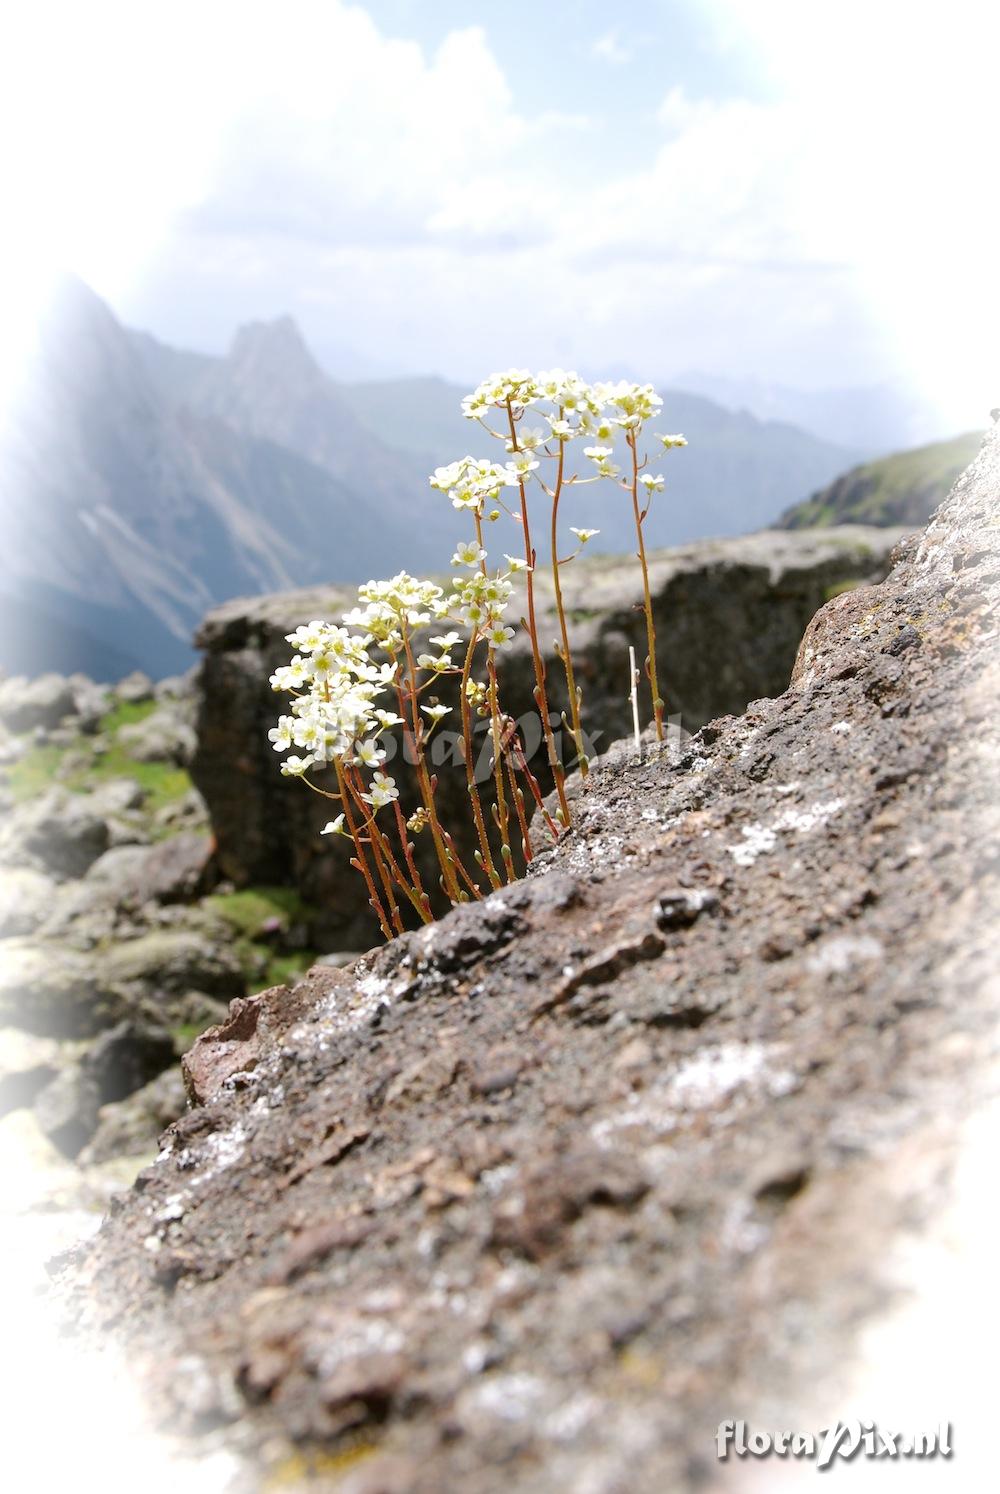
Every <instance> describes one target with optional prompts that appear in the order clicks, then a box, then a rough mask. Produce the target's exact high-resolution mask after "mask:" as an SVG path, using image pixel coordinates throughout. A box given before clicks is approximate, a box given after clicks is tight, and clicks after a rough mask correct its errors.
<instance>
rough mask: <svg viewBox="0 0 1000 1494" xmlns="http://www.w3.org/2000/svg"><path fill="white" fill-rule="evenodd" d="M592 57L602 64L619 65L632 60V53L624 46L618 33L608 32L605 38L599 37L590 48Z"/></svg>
mask: <svg viewBox="0 0 1000 1494" xmlns="http://www.w3.org/2000/svg"><path fill="white" fill-rule="evenodd" d="M590 55H591V57H596V58H597V59H598V60H599V61H600V62H613V63H616V64H619V65H620V64H622V63H625V62H631V60H632V53H631V52H630V51H629V49H628V48H627V47H625V46H623V45H622V43H621V40H620V38H619V36H618V32H617V31H607V32H605V34H604V35H603V36H599V37H598V38H597V40H596V41H595V42H594V43H593V45H592V46H591V48H590Z"/></svg>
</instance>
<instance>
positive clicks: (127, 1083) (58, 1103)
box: [34, 1020, 174, 1157]
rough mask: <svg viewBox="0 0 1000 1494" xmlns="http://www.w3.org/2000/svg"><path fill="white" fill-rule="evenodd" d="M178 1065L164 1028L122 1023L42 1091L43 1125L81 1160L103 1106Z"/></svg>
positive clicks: (37, 1111)
mask: <svg viewBox="0 0 1000 1494" xmlns="http://www.w3.org/2000/svg"><path fill="white" fill-rule="evenodd" d="M173 1064H174V1045H173V1039H172V1038H171V1036H170V1034H169V1032H167V1031H166V1029H165V1028H162V1027H157V1026H156V1025H155V1024H153V1023H150V1022H144V1021H141V1020H127V1021H122V1022H119V1023H117V1024H116V1025H115V1026H114V1027H112V1028H111V1029H110V1030H109V1031H107V1032H103V1033H101V1035H100V1037H98V1039H97V1041H96V1042H94V1043H91V1044H90V1045H89V1046H88V1047H87V1048H86V1050H85V1051H84V1052H83V1053H82V1054H80V1055H79V1057H77V1058H76V1059H75V1060H74V1061H73V1062H71V1063H70V1064H68V1065H67V1066H65V1067H64V1068H62V1069H61V1070H60V1071H59V1073H57V1074H56V1075H55V1077H54V1078H52V1079H50V1080H49V1082H48V1083H46V1084H44V1085H43V1086H42V1087H41V1088H40V1089H39V1091H38V1093H37V1095H36V1097H35V1104H34V1110H35V1115H36V1117H37V1119H38V1123H39V1126H40V1127H41V1129H42V1131H43V1133H44V1134H45V1135H46V1136H47V1137H48V1138H49V1140H50V1141H51V1142H52V1144H53V1145H54V1146H56V1147H58V1148H59V1150H60V1151H61V1152H62V1153H63V1154H64V1155H65V1156H67V1157H76V1156H77V1155H78V1154H79V1152H80V1151H81V1150H82V1149H83V1147H84V1146H85V1145H86V1143H87V1142H88V1141H89V1140H90V1138H91V1137H92V1136H93V1134H94V1132H95V1131H96V1129H97V1124H98V1113H99V1111H100V1108H101V1106H102V1105H105V1104H109V1103H112V1102H115V1101H120V1100H122V1099H124V1098H125V1097H126V1096H128V1095H130V1094H132V1093H133V1092H134V1091H135V1090H137V1089H141V1088H142V1087H143V1086H144V1085H146V1084H148V1083H149V1081H150V1080H151V1079H153V1078H155V1077H156V1076H157V1075H159V1074H161V1073H162V1072H163V1071H164V1070H165V1069H166V1068H167V1067H168V1066H173Z"/></svg>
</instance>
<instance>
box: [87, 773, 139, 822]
mask: <svg viewBox="0 0 1000 1494" xmlns="http://www.w3.org/2000/svg"><path fill="white" fill-rule="evenodd" d="M86 802H87V805H88V807H89V808H90V809H92V810H93V812H94V813H95V814H99V815H105V816H109V815H120V814H132V813H134V812H135V811H136V810H139V809H141V808H142V806H143V804H145V802H146V790H145V789H144V788H143V786H142V784H141V783H137V782H136V780H135V779H134V778H108V779H106V780H105V782H104V783H99V784H98V785H97V786H96V787H95V788H92V789H91V790H90V792H89V793H88V795H87V799H86Z"/></svg>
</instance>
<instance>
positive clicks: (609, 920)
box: [58, 430, 1000, 1494]
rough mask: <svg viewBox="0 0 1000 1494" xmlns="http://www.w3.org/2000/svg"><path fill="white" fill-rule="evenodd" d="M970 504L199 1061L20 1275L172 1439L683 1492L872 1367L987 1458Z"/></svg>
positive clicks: (255, 1005)
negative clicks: (489, 890)
mask: <svg viewBox="0 0 1000 1494" xmlns="http://www.w3.org/2000/svg"><path fill="white" fill-rule="evenodd" d="M998 501H1000V430H998V431H996V432H995V433H994V434H993V436H992V438H991V439H990V440H989V441H988V442H987V445H986V447H985V449H984V452H983V454H982V456H981V457H980V458H979V459H978V460H977V462H976V463H975V464H974V466H973V467H972V468H971V469H970V471H969V473H968V474H966V476H965V478H963V479H962V480H961V481H960V482H959V484H958V485H957V487H956V489H955V490H954V492H953V494H952V496H951V497H950V498H949V500H948V501H947V503H946V504H945V505H944V506H943V508H942V509H941V510H940V511H939V513H938V515H937V517H936V519H935V520H934V521H932V523H931V525H930V527H929V528H928V530H927V532H926V534H925V535H924V536H923V538H922V539H921V541H920V543H919V545H918V546H916V547H914V548H913V549H912V550H910V551H907V552H906V553H905V554H904V555H902V556H901V558H900V560H899V563H898V565H896V567H895V568H894V570H893V571H892V574H891V575H890V576H889V578H888V579H887V580H886V581H885V582H884V583H883V584H882V585H881V586H879V587H877V588H872V589H871V590H870V591H869V592H868V594H867V596H866V598H865V599H864V603H863V605H862V603H861V602H860V601H859V604H858V611H857V613H856V614H855V613H852V614H851V616H850V618H849V620H847V621H846V623H845V610H844V608H843V607H834V608H832V609H831V610H830V611H829V612H828V613H827V614H826V621H825V624H818V625H817V628H816V629H815V630H814V631H813V636H812V642H811V644H810V646H809V649H808V651H807V655H806V656H805V658H804V661H803V664H802V668H801V669H800V671H799V673H798V674H797V677H796V681H795V684H794V687H793V688H790V689H788V690H786V691H785V692H784V693H783V694H781V695H780V696H778V697H777V698H768V699H758V700H755V701H754V702H753V703H752V704H751V705H750V707H749V708H748V710H747V711H746V712H745V713H744V714H742V715H740V716H731V717H726V718H721V719H718V720H715V721H714V722H711V723H709V724H708V725H707V726H706V727H705V728H704V729H702V730H701V731H700V732H698V733H696V734H695V736H694V737H693V739H692V740H691V741H690V742H689V743H688V744H687V746H686V747H685V748H684V749H683V750H682V751H680V752H678V753H673V754H664V755H662V756H646V758H645V760H643V761H636V760H634V759H633V760H631V761H630V760H628V759H627V758H619V759H618V760H617V763H612V764H611V765H609V766H608V767H606V768H598V769H597V770H596V771H595V772H594V773H593V774H592V775H591V777H590V779H589V780H588V783H587V785H586V786H585V787H584V788H583V789H582V791H581V793H580V797H579V801H578V805H579V816H578V822H577V825H576V828H575V830H574V833H573V835H572V836H567V837H565V838H564V839H563V840H561V841H560V842H559V844H558V846H556V847H555V848H554V849H553V850H552V851H550V852H548V853H546V854H545V855H544V856H542V857H541V858H539V863H538V864H537V865H536V866H535V868H534V870H533V872H532V874H531V876H529V877H528V878H526V879H525V880H523V881H521V882H519V883H515V884H513V885H511V886H508V887H504V888H502V889H500V890H498V891H497V892H494V893H493V894H492V895H490V896H489V897H488V898H486V899H485V900H484V901H483V902H481V903H470V904H467V905H464V906H462V907H460V908H457V909H455V910H453V911H452V912H451V913H449V914H448V915H447V916H446V917H444V918H443V919H442V920H441V921H440V922H439V923H437V924H435V925H432V926H429V927H427V928H426V929H422V930H420V931H418V932H414V933H406V934H404V935H402V936H400V937H399V938H397V939H394V940H393V941H391V942H390V943H388V944H386V945H385V946H384V947H380V948H379V949H377V950H374V951H372V952H371V953H369V954H367V955H365V956H363V957H362V958H361V959H359V960H358V961H356V962H355V963H354V965H353V966H352V967H350V968H348V969H344V970H336V969H332V968H330V967H323V968H320V969H315V970H313V971H311V972H310V973H309V974H308V975H307V976H305V977H304V978H303V979H302V980H300V981H297V982H296V983H295V984H294V986H292V987H290V988H289V989H287V990H285V991H281V990H277V991H270V992H268V993H266V994H265V996H263V997H261V998H258V999H256V1000H254V1001H251V1002H245V1003H240V1004H238V1005H237V1006H236V1007H235V1008H234V1009H233V1011H232V1012H231V1015H230V1019H229V1020H228V1022H227V1023H226V1024H223V1025H221V1026H220V1027H219V1028H218V1029H217V1030H216V1031H214V1032H211V1033H208V1034H206V1035H205V1036H204V1038H203V1039H201V1040H200V1041H199V1043H198V1044H197V1045H196V1046H195V1049H194V1050H193V1052H192V1053H191V1054H190V1055H189V1059H188V1063H187V1068H188V1071H189V1073H190V1074H191V1075H192V1076H193V1078H194V1079H195V1081H196V1082H195V1086H194V1087H195V1090H196V1097H197V1098H199V1099H201V1100H202V1101H203V1103H201V1104H197V1105H195V1106H194V1107H193V1108H192V1109H191V1110H190V1111H189V1112H188V1113H186V1114H185V1115H183V1116H182V1117H181V1118H180V1119H179V1120H178V1121H176V1122H175V1123H174V1125H173V1126H172V1127H171V1128H170V1129H169V1131H168V1132H167V1134H166V1136H165V1138H164V1144H163V1147H162V1150H161V1153H160V1156H159V1158H158V1160H157V1163H156V1166H155V1167H151V1168H149V1169H147V1170H146V1171H145V1172H144V1173H143V1174H142V1175H141V1177H140V1179H139V1180H138V1183H139V1186H138V1187H137V1188H136V1189H135V1190H134V1191H133V1192H132V1193H131V1194H130V1195H128V1196H127V1197H125V1198H123V1199H122V1200H121V1202H120V1204H119V1205H118V1206H117V1207H116V1210H115V1212H114V1214H113V1215H112V1217H110V1218H109V1219H108V1220H107V1222H106V1223H105V1225H104V1227H103V1229H102V1230H101V1233H100V1235H99V1236H98V1237H97V1238H96V1239H95V1240H93V1241H91V1242H90V1243H88V1244H87V1245H86V1246H85V1247H84V1248H83V1249H82V1250H81V1251H79V1252H78V1253H77V1255H76V1257H75V1259H74V1261H73V1262H72V1263H71V1264H70V1266H69V1267H68V1268H67V1270H66V1271H65V1272H64V1273H63V1276H62V1279H61V1282H60V1284H59V1287H58V1290H59V1292H60V1293H61V1299H62V1301H63V1304H64V1310H65V1312H66V1315H67V1318H68V1321H69V1323H70V1324H71V1325H72V1326H73V1327H74V1328H75V1329H76V1330H77V1332H79V1333H82V1334H87V1335H94V1336H95V1337H97V1339H98V1342H100V1343H101V1345H102V1347H103V1346H104V1344H105V1342H106V1340H105V1337H104V1335H105V1334H106V1331H107V1329H108V1328H109V1327H111V1326H112V1325H113V1328H114V1332H115V1335H116V1343H117V1346H118V1347H119V1349H120V1350H121V1351H122V1353H123V1354H124V1355H125V1357H126V1359H127V1362H128V1364H129V1367H130V1371H131V1372H132V1373H133V1374H134V1376H135V1379H136V1381H137V1382H138V1383H139V1384H142V1385H143V1386H144V1387H145V1391H146V1395H147V1397H148V1400H149V1404H150V1405H151V1406H153V1407H155V1408H156V1411H157V1414H158V1415H159V1417H160V1418H161V1419H162V1420H163V1422H164V1423H165V1424H166V1425H168V1426H169V1427H170V1430H171V1433H172V1434H173V1435H177V1434H180V1435H182V1436H184V1437H185V1440H186V1442H187V1444H188V1446H189V1447H190V1449H191V1451H192V1453H194V1452H196V1451H197V1450H199V1449H201V1450H203V1451H208V1450H211V1451H213V1452H216V1453H218V1452H219V1451H220V1450H222V1449H226V1448H228V1449H230V1450H231V1451H233V1452H235V1453H238V1455H239V1457H240V1459H241V1460H242V1463H243V1468H244V1469H245V1471H246V1474H247V1480H248V1483H249V1484H250V1485H253V1486H254V1487H277V1486H278V1485H279V1484H280V1483H281V1482H282V1480H285V1481H287V1479H288V1477H289V1476H291V1477H292V1478H293V1480H294V1479H295V1478H296V1477H297V1476H298V1473H299V1471H300V1470H303V1469H305V1470H309V1469H311V1468H318V1469H320V1470H322V1471H320V1472H318V1474H317V1477H318V1478H319V1480H320V1482H322V1481H323V1479H324V1478H325V1477H326V1475H327V1474H329V1478H328V1479H327V1482H329V1483H331V1486H332V1485H333V1484H336V1483H337V1482H338V1480H339V1481H340V1482H341V1483H342V1484H343V1486H344V1487H345V1488H346V1487H351V1488H356V1489H364V1488H367V1489H370V1490H376V1489H379V1490H384V1489H399V1490H401V1491H402V1490H437V1489H447V1490H451V1489H462V1490H468V1491H470V1494H495V1491H496V1490H499V1489H502V1488H509V1489H523V1490H525V1491H529V1490H530V1491H534V1490H539V1491H541V1490H563V1489H566V1490H571V1489H572V1490H584V1489H587V1490H607V1491H610V1490H625V1489H628V1490H630V1491H632V1490H634V1491H636V1494H654V1491H660V1490H671V1491H676V1494H696V1491H698V1490H703V1489H705V1488H706V1487H708V1486H709V1485H714V1483H718V1482H719V1480H718V1479H716V1477H715V1474H714V1473H713V1471H712V1470H714V1469H715V1468H716V1466H717V1459H716V1446H715V1438H716V1429H717V1428H718V1427H719V1426H720V1424H721V1423H723V1422H724V1421H725V1420H726V1419H727V1418H735V1417H739V1418H741V1419H744V1420H745V1425H746V1427H747V1428H751V1429H752V1428H757V1429H777V1428H793V1429H799V1430H803V1431H807V1430H809V1429H810V1428H813V1429H815V1428H817V1427H822V1426H824V1425H829V1424H831V1421H832V1420H833V1419H834V1418H835V1417H836V1416H837V1415H842V1416H845V1417H846V1416H848V1415H850V1414H852V1413H851V1412H850V1410H849V1409H848V1408H850V1407H852V1406H859V1407H871V1406H880V1405H887V1404H889V1401H890V1399H891V1397H892V1396H893V1395H898V1392H899V1388H900V1384H903V1386H904V1390H905V1393H906V1395H905V1396H904V1400H905V1399H906V1396H910V1395H912V1393H913V1392H912V1386H911V1384H910V1379H909V1378H908V1377H907V1376H906V1375H905V1374H903V1378H902V1380H901V1379H900V1374H901V1372H902V1371H904V1370H905V1369H906V1367H907V1366H912V1365H916V1366H917V1368H918V1371H919V1375H918V1378H919V1382H920V1383H919V1387H918V1388H919V1392H920V1398H921V1399H920V1405H922V1406H924V1407H926V1408H927V1416H928V1421H929V1423H930V1426H928V1430H931V1427H932V1426H933V1422H934V1420H935V1418H937V1417H942V1416H948V1417H952V1418H953V1419H954V1426H955V1431H956V1441H957V1438H958V1435H959V1428H960V1427H962V1426H967V1427H969V1428H970V1436H971V1435H972V1430H974V1429H975V1427H976V1425H977V1421H978V1423H980V1424H981V1425H982V1426H983V1427H985V1429H986V1435H985V1436H984V1438H983V1441H984V1442H986V1443H988V1423H989V1417H988V1415H987V1417H986V1420H985V1422H984V1421H983V1417H982V1414H981V1410H982V1406H983V1404H984V1402H983V1379H982V1370H981V1365H980V1363H979V1361H978V1360H977V1359H975V1356H972V1357H971V1358H970V1356H969V1354H968V1334H969V1331H970V1319H969V1308H968V1304H970V1303H971V1304H972V1305H973V1308H974V1309H977V1310H979V1309H981V1306H982V1304H983V1303H984V1302H988V1301H989V1300H990V1292H991V1291H992V1289H993V1283H994V1278H995V1262H994V1255H995V1251H994V1250H993V1249H992V1241H991V1238H990V1232H989V1229H988V1228H986V1227H985V1226H984V1213H983V1201H984V1200H986V1201H987V1202H988V1201H989V1199H990V1197H991V1196H992V1194H991V1190H992V1189H993V1187H994V1175H995V1134H996V1124H995V1122H996V1113H995V1098H996V1072H995V1062H994V1055H995V1052H996V1032H997V1002H996V993H997V985H996V949H995V930H996V927H997V923H998V918H1000V866H998V860H997V852H996V847H997V843H998V830H1000V809H998V806H1000V770H998V765H1000V722H998V718H997V714H996V698H997V689H998V686H1000V650H998V647H997V634H996V617H997V610H998V607H1000V563H998V559H1000V529H998V528H997V524H996V515H997V505H998ZM907 630H912V631H913V632H916V634H917V641H916V642H914V641H913V639H912V637H911V633H910V632H908V631H907ZM963 1143H967V1147H966V1149H964V1150H963ZM959 1164H960V1165H959ZM962 1205H964V1207H965V1210H966V1212H965V1213H964V1215H963V1214H961V1213H958V1212H956V1210H957V1209H958V1208H959V1207H961V1206H962ZM960 1224H961V1225H964V1230H963V1229H959V1228H958V1227H957V1226H958V1225H960ZM960 1247H961V1248H960ZM921 1267H922V1268H923V1270H924V1272H925V1273H926V1275H925V1276H924V1278H923V1279H922V1277H921ZM970 1268H971V1269H970ZM921 1285H924V1286H925V1287H929V1288H930V1292H931V1300H930V1302H929V1303H928V1304H927V1309H926V1311H925V1314H924V1317H923V1319H922V1320H921V1319H920V1318H919V1317H918V1318H916V1319H914V1318H913V1316H912V1313H913V1308H912V1306H911V1309H910V1310H911V1316H910V1319H909V1321H908V1322H906V1321H905V1320H904V1322H903V1326H902V1331H901V1326H900V1319H899V1317H898V1316H892V1317H890V1316H887V1314H888V1313H889V1312H890V1310H891V1311H893V1313H895V1310H896V1309H897V1308H898V1307H899V1306H901V1305H904V1304H905V1305H909V1304H912V1302H913V1290H914V1287H917V1288H919V1287H920V1286H921ZM942 1293H944V1297H942ZM942 1302H944V1305H945V1307H946V1309H947V1310H946V1311H944V1312H942ZM973 1316H974V1314H973ZM980 1316H981V1312H980ZM956 1325H957V1329H956ZM976 1326H978V1323H977V1322H975V1323H973V1328H975V1327H976ZM893 1334H895V1337H893V1336H892V1335H893ZM873 1344H874V1345H875V1346H876V1350H881V1351H882V1352H880V1353H878V1352H876V1354H875V1355H873V1353H872V1345H873ZM928 1344H932V1345H933V1346H934V1352H933V1353H931V1354H928V1353H927V1346H928ZM866 1354H867V1356H868V1357H867V1359H866V1357H865V1356H866ZM873 1364H874V1366H875V1367H876V1368H878V1369H879V1370H880V1371H881V1376H880V1378H878V1379H876V1378H875V1376H874V1374H873ZM192 1382H195V1389H192ZM963 1391H964V1393H965V1394H964V1398H963V1394H962V1392H963ZM893 1404H895V1403H893ZM910 1404H911V1403H910V1401H906V1405H907V1406H909V1405H910ZM941 1408H944V1409H941ZM865 1414H867V1412H866V1413H865ZM906 1414H912V1410H911V1412H909V1413H907V1411H906V1406H904V1408H903V1420H902V1421H901V1422H897V1423H896V1425H905V1424H906V1423H905V1415H906ZM921 1414H923V1413H921ZM828 1416H829V1417H830V1420H829V1421H828V1420H826V1418H827V1417H828ZM886 1425H887V1426H888V1422H887V1423H886ZM961 1457H962V1459H963V1460H966V1459H967V1453H966V1451H965V1448H964V1447H963V1451H962V1454H961ZM991 1457H992V1450H991V1449H988V1455H987V1458H986V1459H985V1460H984V1461H983V1464H982V1473H981V1476H980V1475H979V1474H975V1473H973V1475H972V1480H971V1484H969V1486H970V1487H983V1488H986V1487H989V1486H990V1478H991V1471H990V1470H991V1468H992V1463H991V1461H990V1458H991ZM730 1461H731V1464H732V1463H735V1459H731V1460H730ZM349 1463H350V1464H351V1467H350V1468H349V1470H348V1471H347V1473H346V1474H345V1472H344V1470H345V1468H346V1467H347V1465H348V1464H349ZM776 1466H777V1465H776ZM955 1466H956V1467H957V1466H958V1464H957V1463H956V1465H955ZM965 1466H966V1462H965V1461H963V1467H965ZM728 1471H729V1472H731V1473H734V1474H735V1475H739V1474H740V1469H739V1468H738V1467H737V1468H734V1467H732V1466H731V1467H730V1468H729V1470H728ZM743 1471H744V1472H746V1473H747V1478H748V1479H749V1480H750V1482H754V1483H757V1482H759V1480H757V1479H755V1478H754V1479H750V1474H751V1473H752V1472H753V1471H754V1470H753V1469H751V1468H750V1465H749V1464H748V1463H744V1464H743ZM757 1471H759V1469H758V1470H757ZM785 1471H786V1472H787V1471H789V1470H788V1469H787V1468H786V1469H785ZM780 1472H781V1468H780V1467H779V1468H778V1473H779V1474H780ZM728 1481H729V1480H727V1479H724V1480H723V1482H728ZM965 1481H966V1483H967V1484H968V1483H969V1480H968V1478H966V1480H965ZM736 1482H737V1483H738V1482H739V1476H737V1477H736ZM780 1482H781V1480H780V1478H779V1477H778V1475H777V1474H775V1475H773V1476H772V1474H771V1473H767V1474H766V1476H765V1477H764V1483H763V1485H762V1486H768V1487H770V1486H771V1484H774V1483H780Z"/></svg>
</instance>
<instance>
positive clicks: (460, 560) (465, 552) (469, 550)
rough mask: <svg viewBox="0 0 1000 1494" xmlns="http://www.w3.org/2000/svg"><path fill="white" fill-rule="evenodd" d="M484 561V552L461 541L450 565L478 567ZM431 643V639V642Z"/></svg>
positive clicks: (469, 542) (473, 545)
mask: <svg viewBox="0 0 1000 1494" xmlns="http://www.w3.org/2000/svg"><path fill="white" fill-rule="evenodd" d="M485 559H486V551H485V550H481V549H480V548H479V546H478V545H477V544H475V543H473V542H471V541H468V542H466V541H463V543H462V544H460V545H459V546H458V548H457V549H456V551H455V553H454V555H453V556H452V557H451V563H452V565H478V564H479V562H480V561H481V560H485ZM431 641H432V642H433V639H432V640H431Z"/></svg>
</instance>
